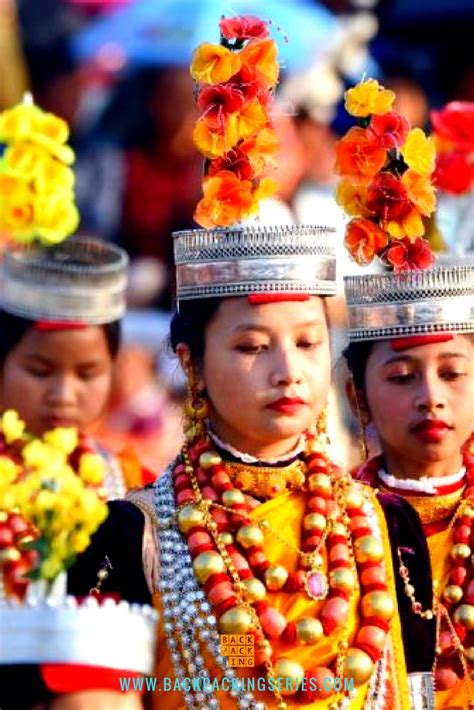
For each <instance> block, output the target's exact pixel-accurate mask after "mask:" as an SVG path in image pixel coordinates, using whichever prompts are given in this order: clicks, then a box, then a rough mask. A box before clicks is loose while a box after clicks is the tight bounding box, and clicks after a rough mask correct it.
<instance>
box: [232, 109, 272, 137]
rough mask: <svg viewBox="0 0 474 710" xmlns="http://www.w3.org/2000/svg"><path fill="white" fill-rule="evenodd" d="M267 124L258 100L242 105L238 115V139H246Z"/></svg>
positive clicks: (265, 115)
mask: <svg viewBox="0 0 474 710" xmlns="http://www.w3.org/2000/svg"><path fill="white" fill-rule="evenodd" d="M266 123H268V118H267V114H266V113H265V111H264V110H263V107H262V105H261V103H260V101H259V100H258V99H254V100H253V101H250V102H249V103H247V104H244V105H243V106H242V108H241V109H240V111H239V114H238V126H239V129H238V131H239V139H240V138H248V137H249V136H251V135H253V134H254V133H257V132H258V131H260V129H262V128H263V127H264V126H265V124H266Z"/></svg>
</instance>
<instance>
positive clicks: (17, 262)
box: [1, 237, 128, 325]
mask: <svg viewBox="0 0 474 710" xmlns="http://www.w3.org/2000/svg"><path fill="white" fill-rule="evenodd" d="M127 264H128V257H127V255H126V254H125V252H124V251H123V250H122V249H120V248H119V247H117V246H114V245H113V244H109V243H106V242H103V241H100V240H98V239H88V238H80V237H78V238H75V237H73V238H70V239H68V240H67V241H65V242H63V243H62V244H59V245H58V246H55V247H47V248H45V247H37V246H33V247H28V248H23V249H16V250H13V249H12V250H7V251H6V253H5V256H4V261H3V267H2V272H3V273H2V293H1V307H2V308H3V309H4V310H5V311H7V312H8V313H12V314H14V315H17V316H22V317H23V318H29V319H30V320H46V321H72V322H79V323H85V324H87V325H101V324H103V323H111V322H113V321H115V320H118V319H119V318H121V317H122V316H123V314H124V313H125V290H126V285H127V276H126V270H127Z"/></svg>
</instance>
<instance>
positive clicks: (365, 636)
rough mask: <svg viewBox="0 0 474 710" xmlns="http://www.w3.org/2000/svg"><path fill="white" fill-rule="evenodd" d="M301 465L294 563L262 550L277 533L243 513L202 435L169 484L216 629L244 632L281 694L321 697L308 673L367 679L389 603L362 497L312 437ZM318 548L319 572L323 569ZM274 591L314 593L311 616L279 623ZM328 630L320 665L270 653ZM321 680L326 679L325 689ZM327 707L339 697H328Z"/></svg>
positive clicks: (379, 549)
mask: <svg viewBox="0 0 474 710" xmlns="http://www.w3.org/2000/svg"><path fill="white" fill-rule="evenodd" d="M304 463H305V467H306V481H305V483H304V485H303V486H302V488H301V490H302V491H303V492H304V494H305V497H306V501H305V503H306V510H305V514H304V517H303V520H302V532H301V536H302V542H301V543H300V548H301V549H297V550H296V551H297V553H298V554H297V556H298V565H297V568H296V569H295V570H288V569H286V568H285V567H284V566H283V565H275V564H272V563H271V561H270V560H269V559H268V558H267V556H266V554H265V551H264V549H263V542H264V539H265V537H266V536H271V535H274V536H276V537H278V538H279V539H280V540H281V539H282V538H281V536H280V535H279V533H278V532H277V531H275V530H273V529H272V528H271V526H270V525H269V523H268V521H266V520H260V521H259V522H254V521H252V519H251V517H250V511H251V506H250V504H249V503H248V502H247V501H246V498H245V496H244V495H243V493H242V492H241V491H240V490H239V489H238V488H236V486H235V485H234V483H233V482H232V480H231V477H230V476H229V475H228V473H227V470H226V463H225V462H224V461H223V460H222V458H221V456H220V455H219V454H218V453H217V452H216V451H214V450H213V449H212V443H211V442H210V440H209V438H208V437H207V436H202V435H200V436H197V437H195V438H194V439H193V441H192V442H191V443H190V444H189V446H188V445H185V446H184V448H183V451H182V456H181V459H180V460H179V461H178V463H177V465H176V466H175V468H174V471H173V487H174V496H175V504H176V506H177V508H178V518H177V520H178V527H179V530H180V532H181V533H182V535H183V536H184V537H185V538H186V542H187V547H188V551H189V554H190V557H191V560H192V569H193V572H194V576H195V578H196V579H197V581H198V582H199V584H200V587H201V589H202V591H203V592H204V593H205V596H206V598H207V600H208V602H209V603H210V605H211V606H212V608H213V611H214V613H215V616H216V618H217V623H218V626H219V630H220V632H221V633H227V634H235V633H240V634H242V633H252V634H254V635H255V638H256V654H255V663H256V666H257V669H258V671H260V672H264V673H265V674H266V676H267V677H268V678H274V679H275V678H284V679H287V678H290V679H291V684H290V686H291V692H285V694H292V695H296V699H297V700H298V701H299V702H303V703H308V702H313V701H314V700H316V699H319V698H321V699H322V698H324V697H328V691H327V689H324V688H323V684H322V683H321V682H319V683H318V688H317V690H313V689H312V688H313V686H312V685H311V684H310V683H309V679H310V678H315V677H316V678H318V679H319V681H322V679H323V678H328V679H329V680H330V681H331V680H334V678H335V677H336V676H337V677H338V678H342V677H345V678H349V679H353V682H354V685H355V686H356V687H357V686H359V685H362V684H364V683H366V682H367V681H368V680H369V679H370V678H371V676H372V675H373V672H374V667H375V664H376V663H377V662H378V661H380V659H381V658H382V655H383V651H384V647H385V639H386V635H387V633H388V629H389V622H390V619H391V618H392V616H393V613H394V603H393V600H392V598H391V596H390V594H389V593H388V588H387V578H386V572H385V568H384V564H383V557H384V548H383V545H382V543H381V541H380V539H379V534H378V530H377V529H376V525H375V524H374V521H373V519H372V517H371V515H370V514H369V513H368V510H369V508H370V504H369V503H368V500H367V495H366V494H364V490H363V487H362V486H360V485H359V484H356V483H354V482H353V481H352V479H350V478H349V477H347V476H345V475H344V474H343V473H342V471H341V470H340V469H339V468H338V467H337V466H335V465H334V464H332V463H331V462H330V461H329V460H328V458H327V456H326V455H325V454H324V453H323V451H322V450H321V447H320V446H319V444H318V443H317V442H316V441H315V440H314V439H311V438H308V442H307V450H306V453H305V455H304ZM324 551H326V552H327V559H328V569H327V574H326V573H325V572H324V571H323V559H324V558H323V552H324ZM357 586H359V588H360V593H361V603H360V609H361V617H362V619H361V623H360V626H359V628H358V631H357V634H356V637H355V639H354V641H353V644H352V646H349V640H348V638H347V633H346V632H345V629H346V627H347V621H348V615H349V606H350V605H349V601H350V599H351V597H352V595H353V593H354V592H355V590H356V587H357ZM275 591H283V592H288V593H300V594H304V595H306V596H307V597H309V598H310V599H312V600H322V601H323V604H322V606H321V609H320V612H319V615H318V617H302V618H300V619H298V620H297V621H294V622H293V621H291V622H288V621H287V620H286V619H285V617H284V616H283V614H281V613H280V612H279V611H277V610H276V609H275V608H274V607H273V606H272V605H271V601H269V600H268V597H269V596H270V598H271V594H272V593H273V592H275ZM333 633H338V634H340V635H341V640H340V642H339V648H338V652H337V654H336V657H335V659H334V662H333V664H331V667H330V668H326V667H324V668H323V667H313V668H308V669H305V668H303V667H302V666H301V665H300V664H298V663H296V662H293V661H290V660H289V659H287V658H275V656H274V653H273V649H272V641H273V640H275V639H280V640H282V641H283V642H285V643H287V644H288V645H289V646H290V647H291V645H294V644H304V645H313V644H317V642H318V641H319V640H320V639H322V637H323V636H324V635H329V634H333ZM273 685H274V687H275V690H274V693H275V696H276V700H277V705H278V707H279V708H284V707H286V703H285V701H284V699H283V697H282V696H283V693H280V691H279V690H278V684H276V683H275V684H273ZM328 685H329V686H331V683H327V684H326V688H327V686H328ZM285 687H286V688H288V683H287V682H286V681H285ZM309 687H310V688H311V689H310V690H309V689H308V688H309ZM330 694H331V692H330V693H329V695H330ZM345 699H347V698H345ZM334 707H341V705H339V703H335V704H334Z"/></svg>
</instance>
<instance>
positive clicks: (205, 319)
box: [170, 298, 222, 362]
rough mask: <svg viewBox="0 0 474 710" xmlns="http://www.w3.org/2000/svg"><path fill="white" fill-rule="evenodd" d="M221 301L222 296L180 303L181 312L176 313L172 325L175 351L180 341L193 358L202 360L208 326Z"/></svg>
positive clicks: (172, 343) (171, 336)
mask: <svg viewBox="0 0 474 710" xmlns="http://www.w3.org/2000/svg"><path fill="white" fill-rule="evenodd" d="M221 302H222V299H221V298H201V299H198V300H196V301H182V302H181V303H180V304H179V313H178V312H177V313H175V314H174V316H173V319H172V321H171V326H170V342H171V347H172V348H173V350H174V352H176V347H177V345H178V343H185V344H186V345H187V346H188V348H189V350H190V352H191V357H192V359H193V360H195V361H197V362H199V361H200V360H202V358H203V356H204V339H205V331H206V326H207V325H208V323H209V321H210V320H211V319H212V318H213V316H214V315H215V314H216V312H217V309H218V308H219V306H220V304H221Z"/></svg>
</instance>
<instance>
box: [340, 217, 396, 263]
mask: <svg viewBox="0 0 474 710" xmlns="http://www.w3.org/2000/svg"><path fill="white" fill-rule="evenodd" d="M387 243H388V239H387V235H386V234H385V232H383V231H382V230H381V229H380V227H378V226H377V225H376V224H374V222H371V221H370V220H368V219H352V220H351V221H350V222H349V224H348V225H347V227H346V236H345V239H344V244H345V246H346V248H347V249H348V250H349V253H350V255H351V256H352V258H353V259H354V261H356V262H357V263H358V264H361V265H364V264H370V262H371V261H372V259H373V258H374V256H375V254H378V253H380V251H381V250H382V249H384V247H386V246H387Z"/></svg>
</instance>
